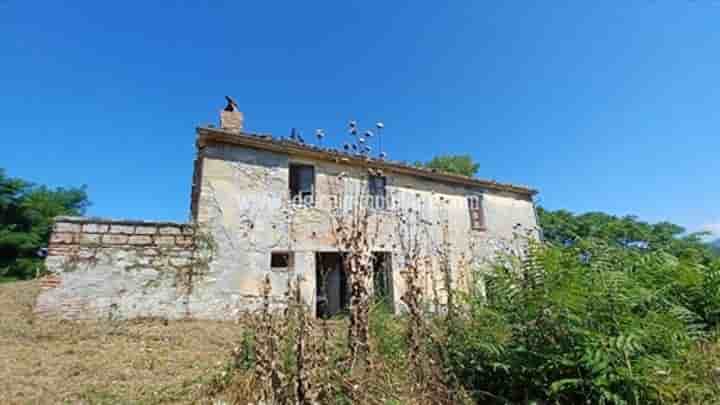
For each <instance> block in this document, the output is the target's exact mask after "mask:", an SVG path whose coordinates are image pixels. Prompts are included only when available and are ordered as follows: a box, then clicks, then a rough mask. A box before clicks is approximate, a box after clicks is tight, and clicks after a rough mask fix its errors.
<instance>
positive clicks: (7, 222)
mask: <svg viewBox="0 0 720 405" xmlns="http://www.w3.org/2000/svg"><path fill="white" fill-rule="evenodd" d="M88 205H89V202H88V198H87V193H86V192H85V187H80V188H62V187H59V188H54V189H51V188H48V187H46V186H41V185H34V184H32V183H30V182H27V181H25V180H22V179H17V178H12V177H8V176H7V175H6V174H5V171H4V170H2V169H0V278H4V279H27V278H31V277H32V276H33V275H34V274H35V272H36V270H37V269H38V268H40V266H42V261H41V259H40V258H38V257H37V251H38V249H40V248H41V247H43V246H47V243H48V238H49V237H50V228H51V225H52V220H53V218H54V217H56V216H58V215H81V214H83V213H84V212H85V209H86V208H87V206H88Z"/></svg>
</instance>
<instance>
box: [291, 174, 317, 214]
mask: <svg viewBox="0 0 720 405" xmlns="http://www.w3.org/2000/svg"><path fill="white" fill-rule="evenodd" d="M314 191H315V168H314V167H312V166H309V165H296V164H291V165H290V200H291V201H292V202H293V203H295V204H303V205H315V198H314V194H313V193H314Z"/></svg>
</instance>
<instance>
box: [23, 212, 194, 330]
mask: <svg viewBox="0 0 720 405" xmlns="http://www.w3.org/2000/svg"><path fill="white" fill-rule="evenodd" d="M193 234H194V229H193V228H192V227H191V226H190V225H187V224H178V223H168V222H145V221H127V220H107V219H98V218H79V217H59V218H57V219H56V222H55V224H54V226H53V232H52V235H51V237H50V245H49V247H48V257H47V259H46V265H47V268H48V270H49V271H50V275H48V276H46V277H44V278H43V279H42V282H41V288H42V292H41V294H40V296H39V297H38V301H37V305H36V308H35V312H36V313H38V314H39V315H43V316H44V315H59V316H62V317H64V318H70V319H83V318H96V317H106V316H116V315H117V316H123V317H124V316H126V317H131V316H169V317H179V316H181V315H184V314H186V312H185V311H184V310H182V309H179V306H178V305H177V302H175V301H174V300H177V301H180V300H182V297H180V294H178V293H177V291H176V289H177V288H178V287H177V280H175V277H176V274H175V271H176V270H177V268H178V266H184V265H187V264H188V263H190V261H191V258H192V257H193V247H194V238H193ZM170 298H172V299H170ZM143 300H145V301H147V302H143ZM138 307H139V308H141V309H137V308H138ZM168 308H170V309H168ZM133 311H135V312H133ZM163 311H164V312H163ZM115 312H117V314H115Z"/></svg>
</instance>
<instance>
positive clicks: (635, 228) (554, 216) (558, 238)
mask: <svg viewBox="0 0 720 405" xmlns="http://www.w3.org/2000/svg"><path fill="white" fill-rule="evenodd" d="M538 216H539V220H540V228H541V229H542V231H543V235H544V237H545V239H546V240H547V241H549V242H553V243H556V244H561V245H568V244H572V243H573V241H576V240H581V239H587V238H594V239H601V240H603V241H604V242H606V243H608V244H610V245H612V246H618V247H625V248H635V249H642V250H651V251H658V250H663V251H665V252H667V253H670V254H672V255H673V256H676V257H678V258H681V259H682V258H686V259H693V260H694V261H699V262H707V261H708V260H710V259H711V258H712V257H714V256H715V253H714V252H713V248H712V246H711V245H710V244H708V243H705V242H704V240H705V239H706V238H707V237H708V236H709V233H707V232H695V233H686V229H685V228H683V227H681V226H679V225H676V224H673V223H670V222H658V223H655V224H651V223H648V222H644V221H641V220H639V219H638V218H637V217H635V216H632V215H627V216H623V217H618V216H614V215H610V214H606V213H602V212H588V213H585V214H577V215H576V214H573V213H571V212H570V211H566V210H558V211H548V210H545V209H543V208H541V207H538Z"/></svg>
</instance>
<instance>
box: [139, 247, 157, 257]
mask: <svg viewBox="0 0 720 405" xmlns="http://www.w3.org/2000/svg"><path fill="white" fill-rule="evenodd" d="M141 254H142V255H143V256H150V257H152V256H157V255H159V254H160V252H159V251H158V250H157V249H155V248H147V249H143V250H142V252H141Z"/></svg>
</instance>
